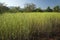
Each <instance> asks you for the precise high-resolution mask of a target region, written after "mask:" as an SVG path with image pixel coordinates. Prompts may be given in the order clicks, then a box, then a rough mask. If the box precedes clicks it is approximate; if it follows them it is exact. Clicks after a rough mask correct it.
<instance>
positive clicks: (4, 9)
mask: <svg viewBox="0 0 60 40" xmlns="http://www.w3.org/2000/svg"><path fill="white" fill-rule="evenodd" d="M8 10H9V8H8V7H6V6H4V4H3V3H0V13H4V12H8Z"/></svg>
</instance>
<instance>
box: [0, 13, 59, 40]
mask: <svg viewBox="0 0 60 40" xmlns="http://www.w3.org/2000/svg"><path fill="white" fill-rule="evenodd" d="M59 30H60V14H59V13H57V12H56V13H55V12H50V13H49V12H41V13H40V12H36V13H35V12H33V13H5V14H0V40H20V39H21V40H25V39H27V38H29V36H31V34H33V33H36V32H52V31H53V32H59Z"/></svg>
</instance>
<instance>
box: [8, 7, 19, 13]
mask: <svg viewBox="0 0 60 40" xmlns="http://www.w3.org/2000/svg"><path fill="white" fill-rule="evenodd" d="M9 12H11V13H16V12H20V7H10V9H9Z"/></svg>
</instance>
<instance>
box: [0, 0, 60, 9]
mask: <svg viewBox="0 0 60 40" xmlns="http://www.w3.org/2000/svg"><path fill="white" fill-rule="evenodd" d="M0 2H1V3H5V4H6V6H8V7H10V6H20V7H21V8H23V7H24V5H25V4H26V3H34V4H35V5H36V6H37V7H40V8H42V9H44V8H47V7H48V6H50V7H51V8H53V7H54V6H56V5H59V6H60V0H0Z"/></svg>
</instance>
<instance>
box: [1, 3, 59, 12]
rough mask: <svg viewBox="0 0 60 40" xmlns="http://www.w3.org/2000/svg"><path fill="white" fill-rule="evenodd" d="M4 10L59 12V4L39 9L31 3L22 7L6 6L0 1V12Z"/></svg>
mask: <svg viewBox="0 0 60 40" xmlns="http://www.w3.org/2000/svg"><path fill="white" fill-rule="evenodd" d="M4 12H12V13H16V12H60V6H59V5H57V6H55V7H54V8H50V6H49V7H47V8H46V9H41V8H40V7H38V8H37V7H36V5H35V4H33V3H27V4H25V5H24V8H20V7H19V6H18V7H7V6H6V5H4V4H3V3H0V13H4Z"/></svg>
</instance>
